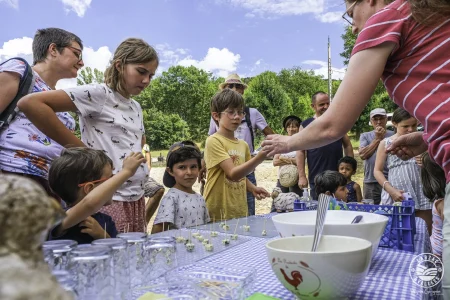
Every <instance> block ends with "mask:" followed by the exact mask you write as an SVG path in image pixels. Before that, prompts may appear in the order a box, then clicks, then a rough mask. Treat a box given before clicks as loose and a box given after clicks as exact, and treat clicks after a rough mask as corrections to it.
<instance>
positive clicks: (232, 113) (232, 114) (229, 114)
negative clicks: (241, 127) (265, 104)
mask: <svg viewBox="0 0 450 300" xmlns="http://www.w3.org/2000/svg"><path fill="white" fill-rule="evenodd" d="M221 114H226V115H227V117H228V118H230V119H231V120H232V119H234V118H236V116H238V117H239V118H243V117H244V116H245V111H243V110H234V111H227V110H226V111H223V112H221Z"/></svg>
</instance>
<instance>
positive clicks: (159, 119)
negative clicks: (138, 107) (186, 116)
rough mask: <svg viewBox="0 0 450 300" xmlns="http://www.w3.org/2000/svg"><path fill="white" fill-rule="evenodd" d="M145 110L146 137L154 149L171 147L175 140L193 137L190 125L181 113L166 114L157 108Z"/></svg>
mask: <svg viewBox="0 0 450 300" xmlns="http://www.w3.org/2000/svg"><path fill="white" fill-rule="evenodd" d="M143 112H144V115H143V118H144V128H145V137H146V139H147V143H148V144H149V145H151V147H152V148H153V149H155V150H161V149H169V147H170V146H171V145H172V144H173V143H175V142H179V141H182V140H189V139H191V136H190V133H189V126H188V125H187V123H186V121H184V120H183V119H181V118H180V116H179V115H177V114H165V113H163V112H161V111H159V110H157V109H156V108H151V109H147V110H144V111H143Z"/></svg>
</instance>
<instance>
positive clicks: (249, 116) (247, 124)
mask: <svg viewBox="0 0 450 300" xmlns="http://www.w3.org/2000/svg"><path fill="white" fill-rule="evenodd" d="M226 88H228V89H232V90H233V91H235V92H238V93H239V94H241V95H244V91H245V89H246V88H247V85H246V84H245V83H243V82H242V80H241V78H240V77H239V76H238V75H237V74H231V75H229V76H228V77H227V78H226V79H225V81H224V82H223V83H221V84H220V85H219V89H220V90H223V89H226ZM218 129H219V127H218V124H216V122H215V121H214V120H213V118H212V117H211V121H210V124H209V132H208V135H212V134H214V133H216V132H217V131H218ZM258 129H259V130H261V131H262V133H263V134H264V135H265V136H268V135H269V134H274V132H273V130H272V128H270V127H269V125H267V122H266V119H264V116H263V115H262V114H261V113H260V112H259V111H258V110H257V109H256V108H253V107H246V106H245V107H244V115H243V116H242V120H241V124H240V125H239V127H238V128H237V129H236V130H235V132H234V136H235V138H237V139H240V140H244V141H245V142H246V143H247V145H248V147H249V149H250V154H253V153H254V151H255V150H256V149H255V134H256V130H258ZM204 170H205V168H202V172H201V174H200V175H201V176H200V177H199V182H200V181H201V178H203V174H204ZM247 178H248V180H250V182H251V183H252V184H253V185H255V186H256V185H257V184H256V177H255V172H254V170H253V171H252V172H251V173H250V174H248V175H247ZM247 205H248V215H249V216H251V215H254V214H255V213H256V212H255V197H254V196H253V194H252V193H250V192H247Z"/></svg>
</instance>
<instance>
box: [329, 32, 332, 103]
mask: <svg viewBox="0 0 450 300" xmlns="http://www.w3.org/2000/svg"><path fill="white" fill-rule="evenodd" d="M328 96H329V97H330V100H331V99H332V97H333V95H332V78H331V43H330V36H328Z"/></svg>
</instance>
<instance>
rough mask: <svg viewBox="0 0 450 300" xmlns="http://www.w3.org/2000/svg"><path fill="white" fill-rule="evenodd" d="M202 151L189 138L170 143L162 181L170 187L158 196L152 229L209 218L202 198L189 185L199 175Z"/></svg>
mask: <svg viewBox="0 0 450 300" xmlns="http://www.w3.org/2000/svg"><path fill="white" fill-rule="evenodd" d="M201 158H202V156H201V153H200V150H199V149H198V147H197V146H196V145H195V144H194V143H193V142H191V141H184V142H181V143H175V144H173V145H172V146H171V147H170V149H169V153H167V160H166V161H167V168H166V171H165V172H164V178H163V182H164V185H165V186H167V187H168V188H170V190H169V191H168V192H167V194H166V195H165V196H164V197H163V199H162V200H161V205H160V206H159V209H158V214H157V216H156V218H155V222H154V225H153V228H152V233H156V232H161V231H163V229H165V230H168V229H173V228H176V229H179V228H184V227H192V226H196V225H203V224H205V223H208V222H209V221H210V219H209V214H208V209H207V208H206V204H205V199H204V198H203V196H202V195H200V194H198V193H196V192H195V191H194V190H193V189H192V186H193V185H194V183H195V181H196V180H197V178H198V172H199V169H200V166H201Z"/></svg>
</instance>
